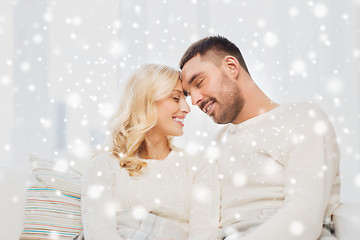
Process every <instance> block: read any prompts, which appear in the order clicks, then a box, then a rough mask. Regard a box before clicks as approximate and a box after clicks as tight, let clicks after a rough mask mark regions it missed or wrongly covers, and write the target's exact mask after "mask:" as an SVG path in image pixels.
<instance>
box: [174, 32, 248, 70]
mask: <svg viewBox="0 0 360 240" xmlns="http://www.w3.org/2000/svg"><path fill="white" fill-rule="evenodd" d="M197 54H200V56H201V59H208V60H211V61H213V62H215V64H220V61H221V60H222V58H223V57H225V56H226V55H231V56H234V57H235V58H236V59H237V60H238V61H239V63H240V66H241V67H242V68H243V69H244V70H245V71H246V72H247V73H248V74H249V75H250V73H249V70H248V68H247V66H246V63H245V60H244V58H243V56H242V54H241V52H240V50H239V48H238V47H237V46H236V45H235V44H234V43H232V42H230V41H229V40H228V39H226V38H225V37H222V36H219V35H218V36H209V37H206V38H203V39H200V40H198V41H197V42H194V43H193V44H191V45H190V47H189V48H188V49H187V50H186V51H185V53H184V55H183V56H182V58H181V60H180V63H179V66H180V69H183V67H184V65H185V63H187V62H188V61H189V60H190V59H192V58H193V57H195V56H196V55H197Z"/></svg>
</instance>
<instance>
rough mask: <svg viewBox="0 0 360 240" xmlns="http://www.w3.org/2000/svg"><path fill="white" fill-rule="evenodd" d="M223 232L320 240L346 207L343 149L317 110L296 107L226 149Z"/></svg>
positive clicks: (246, 130) (257, 239)
mask: <svg viewBox="0 0 360 240" xmlns="http://www.w3.org/2000/svg"><path fill="white" fill-rule="evenodd" d="M218 146H219V147H220V150H221V157H220V158H219V159H218V164H219V174H220V178H222V180H221V222H220V224H221V227H223V228H222V231H223V232H225V235H228V236H229V235H231V234H233V238H230V239H238V240H264V239H276V240H295V239H301V240H315V239H318V237H319V236H320V233H321V231H322V225H323V221H324V219H325V222H328V221H329V219H328V217H330V216H331V214H332V212H333V211H334V210H335V208H337V207H338V205H339V190H340V179H339V149H338V145H337V142H336V136H335V133H334V130H333V127H332V125H331V123H330V121H329V120H328V118H327V116H326V115H325V114H324V113H323V111H321V109H319V108H318V107H317V106H316V105H313V104H309V103H298V104H288V105H283V106H279V107H277V108H275V109H274V110H272V111H269V112H266V113H265V114H262V115H260V116H257V117H254V118H252V119H249V120H247V121H245V122H243V123H241V124H238V125H230V126H228V128H227V129H226V132H225V134H224V135H223V137H222V138H221V140H220V141H219V145H218Z"/></svg>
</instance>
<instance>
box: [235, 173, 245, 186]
mask: <svg viewBox="0 0 360 240" xmlns="http://www.w3.org/2000/svg"><path fill="white" fill-rule="evenodd" d="M232 181H233V183H234V186H236V187H243V186H245V184H246V183H247V176H246V175H245V174H244V173H236V174H234V176H233V178H232Z"/></svg>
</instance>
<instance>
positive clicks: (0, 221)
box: [0, 156, 360, 240]
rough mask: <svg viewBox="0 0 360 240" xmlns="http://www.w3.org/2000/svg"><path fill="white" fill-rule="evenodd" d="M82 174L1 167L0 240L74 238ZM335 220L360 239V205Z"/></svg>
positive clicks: (48, 166)
mask: <svg viewBox="0 0 360 240" xmlns="http://www.w3.org/2000/svg"><path fill="white" fill-rule="evenodd" d="M81 176H82V174H81V171H77V170H74V169H73V168H72V167H71V166H67V165H66V163H63V164H62V165H61V164H60V165H59V164H58V165H57V166H56V165H54V163H53V162H48V161H44V160H41V159H39V158H37V157H36V156H30V164H29V166H27V167H14V166H1V168H0V190H1V192H2V193H5V194H4V195H3V196H2V197H1V198H0V203H1V204H0V210H1V213H2V214H1V217H0V225H1V226H2V229H1V232H0V239H4V240H15V239H19V238H20V236H22V238H20V239H72V237H73V236H74V235H75V234H76V233H77V232H79V231H80V230H81V216H80V195H79V194H80V186H81ZM69 179H70V180H69ZM49 201H50V203H49ZM24 210H25V211H24ZM49 212H52V213H54V214H49ZM39 213H40V215H41V216H40V217H39V216H38V215H39ZM59 213H61V214H63V216H60V217H57V216H58V215H59ZM61 214H60V215H61ZM54 216H56V217H55V218H54ZM69 217H70V221H66V222H64V219H69ZM36 220H37V221H36ZM333 221H334V224H335V235H336V237H337V238H338V239H339V240H356V239H360V204H356V203H342V204H341V206H340V207H339V208H338V209H337V210H336V211H335V213H334V217H333ZM37 222H38V223H39V222H41V224H36V223H37ZM44 222H46V223H47V224H44ZM55 222H56V224H55ZM57 222H62V223H61V224H57ZM55 225H59V226H60V228H59V226H55ZM26 230H27V231H28V232H26ZM34 231H35V234H38V235H36V236H38V237H35V238H34V235H31V234H34ZM59 232H60V233H59ZM31 236H33V238H30V237H31Z"/></svg>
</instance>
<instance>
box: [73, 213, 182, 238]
mask: <svg viewBox="0 0 360 240" xmlns="http://www.w3.org/2000/svg"><path fill="white" fill-rule="evenodd" d="M117 223H118V227H117V228H118V232H119V236H121V237H123V238H124V239H132V240H145V239H146V240H165V239H166V240H168V239H172V240H180V239H187V237H188V233H187V231H185V230H184V229H183V228H182V227H181V226H180V225H179V224H177V223H176V222H174V221H171V220H169V219H166V218H163V217H159V216H157V215H155V214H152V213H148V212H145V213H144V214H143V215H142V216H141V217H140V218H134V215H133V212H132V211H131V210H129V211H122V212H118V213H117ZM74 240H84V235H83V233H82V232H81V233H80V234H78V235H77V236H76V237H75V238H74ZM85 240H86V239H85Z"/></svg>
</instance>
